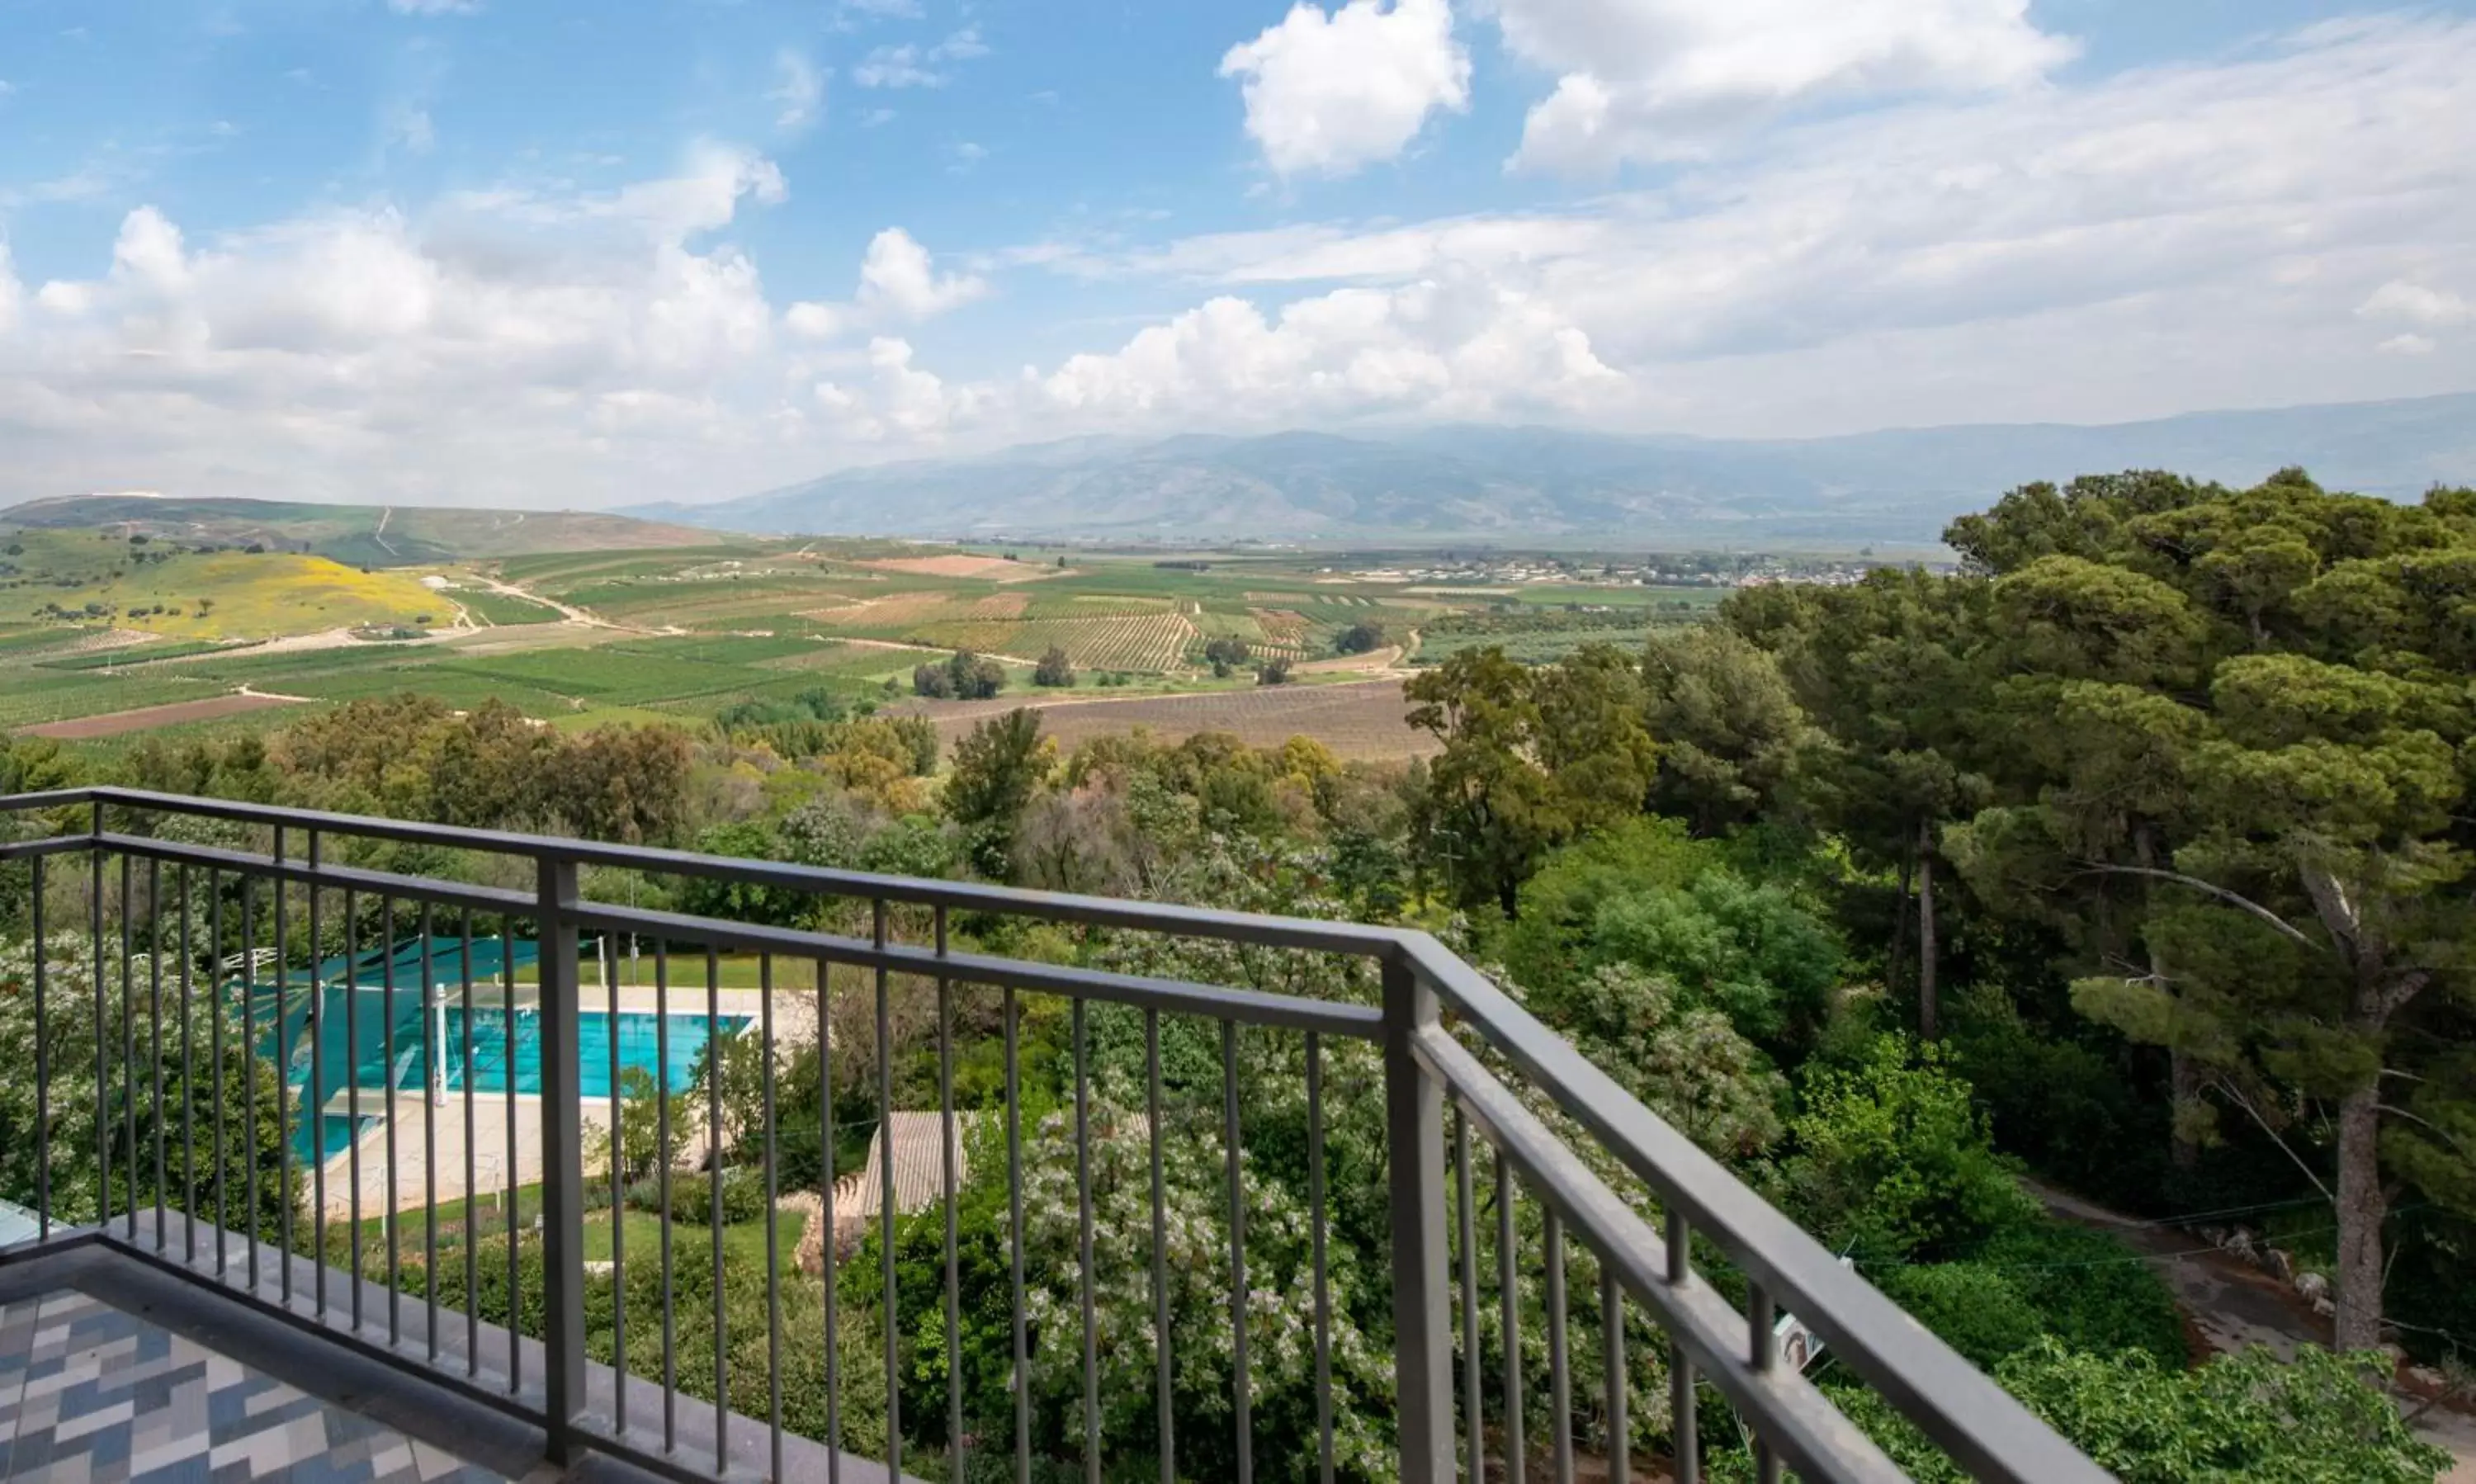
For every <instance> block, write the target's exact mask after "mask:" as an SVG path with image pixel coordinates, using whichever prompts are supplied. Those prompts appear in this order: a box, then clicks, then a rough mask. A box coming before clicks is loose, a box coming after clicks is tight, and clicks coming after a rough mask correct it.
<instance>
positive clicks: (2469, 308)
mask: <svg viewBox="0 0 2476 1484" xmlns="http://www.w3.org/2000/svg"><path fill="white" fill-rule="evenodd" d="M2356 312H2357V313H2359V314H2362V315H2364V316H2365V318H2367V319H2388V320H2403V321H2405V322H2406V323H2408V324H2411V325H2423V326H2426V327H2428V328H2439V327H2441V326H2445V325H2464V324H2466V323H2467V322H2468V321H2469V320H2476V304H2471V303H2469V302H2468V301H2467V299H2466V297H2465V296H2464V295H2461V294H2456V293H2452V292H2451V291H2450V290H2448V289H2446V288H2431V287H2428V286H2426V285H2425V284H2411V283H2409V282H2407V281H2406V280H2404V279H2392V280H2390V281H2389V283H2387V284H2383V285H2382V286H2381V287H2379V288H2376V289H2374V290H2373V292H2372V295H2371V297H2369V298H2367V299H2366V300H2365V302H2364V303H2363V304H2361V305H2359V306H2357V309H2356Z"/></svg>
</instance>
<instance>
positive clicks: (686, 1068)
mask: <svg viewBox="0 0 2476 1484" xmlns="http://www.w3.org/2000/svg"><path fill="white" fill-rule="evenodd" d="M660 1020H661V1017H660V1016H657V1015H654V1014H651V1013H649V1012H635V1011H624V1010H623V1011H621V1012H620V1014H619V1016H618V1018H617V1023H616V1025H615V1026H614V1025H613V1023H612V1018H611V1016H610V1015H609V1013H608V1012H607V1011H586V1012H584V1013H582V1014H580V1015H578V1016H577V1018H576V1041H577V1051H578V1060H579V1062H580V1063H581V1066H580V1068H579V1070H580V1072H581V1073H582V1076H580V1077H579V1078H578V1081H579V1084H580V1086H579V1090H580V1091H581V1092H582V1094H583V1095H584V1096H585V1097H587V1098H607V1097H609V1096H610V1041H611V1037H612V1036H613V1035H614V1034H615V1035H616V1036H617V1037H618V1041H619V1064H620V1066H621V1067H623V1068H636V1069H639V1070H642V1071H646V1072H655V1073H656V1074H657V1075H658V1076H660V1077H661V1079H662V1083H663V1085H664V1086H666V1087H668V1088H669V1089H670V1090H671V1091H673V1092H675V1093H676V1092H685V1091H686V1090H687V1088H688V1086H689V1084H690V1083H691V1082H693V1081H694V1080H695V1077H696V1067H697V1061H698V1059H699V1058H700V1057H702V1056H703V1055H704V1054H705V1048H706V1041H707V1040H708V1039H709V1035H710V1030H711V1029H712V1028H715V1027H718V1028H719V1029H720V1030H721V1032H722V1033H723V1034H724V1035H727V1036H729V1035H737V1034H738V1033H739V1031H740V1029H741V1028H742V1027H743V1026H746V1025H747V1024H748V1017H746V1016H744V1015H725V1016H722V1017H721V1018H720V1019H719V1020H718V1021H716V1022H714V1023H713V1026H708V1025H707V1023H706V1018H705V1017H704V1016H702V1015H676V1014H675V1015H673V1016H671V1017H670V1022H671V1024H670V1027H669V1028H670V1036H669V1042H670V1044H669V1045H668V1047H664V1046H663V1045H662V1044H661V1043H662V1040H663V1037H662V1034H661V1032H662V1026H660V1024H659V1022H660ZM415 1049H416V1052H417V1051H418V1039H417V1037H416V1042H415ZM402 1050H403V1048H402V1047H401V1045H399V1047H398V1051H402ZM442 1050H443V1051H444V1052H445V1055H446V1062H447V1088H448V1091H450V1092H460V1091H462V1090H463V1087H464V1011H463V1008H462V1007H461V1006H459V1005H450V1006H448V1007H447V1039H446V1043H445V1045H444V1046H443V1048H442ZM664 1051H668V1052H669V1056H668V1059H667V1060H665V1059H664V1058H663V1055H662V1053H663V1052H664ZM512 1060H513V1062H514V1067H515V1080H516V1086H515V1090H516V1091H517V1092H520V1093H538V1092H540V1091H541V1076H542V1073H541V1063H542V1049H541V1017H540V1016H539V1015H538V1014H536V1013H534V1012H533V1011H531V1010H518V1011H517V1012H516V1035H515V1051H514V1056H513V1058H512ZM509 1061H510V1057H509V1055H508V1016H507V1012H506V1011H504V1010H483V1009H477V1010H475V1011H474V1012H473V1090H474V1091H475V1092H477V1093H505V1092H506V1091H507V1090H508V1064H509ZM420 1083H421V1079H420V1076H418V1074H417V1073H416V1075H415V1076H413V1077H412V1079H411V1080H410V1081H409V1082H403V1081H399V1082H398V1083H397V1084H396V1085H398V1086H400V1087H402V1086H415V1087H417V1086H419V1085H420Z"/></svg>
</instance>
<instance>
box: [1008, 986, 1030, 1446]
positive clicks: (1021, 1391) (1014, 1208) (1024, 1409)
mask: <svg viewBox="0 0 2476 1484" xmlns="http://www.w3.org/2000/svg"><path fill="white" fill-rule="evenodd" d="M1015 1019H1016V1017H1015V992H1014V986H1013V985H1011V984H1009V985H1007V986H1006V990H1005V1101H1006V1248H1007V1251H1006V1266H1007V1269H1008V1274H1007V1275H1008V1277H1010V1278H1011V1279H1012V1280H1013V1284H1014V1289H1013V1294H1014V1476H1015V1484H1031V1335H1030V1331H1029V1327H1028V1325H1029V1320H1028V1316H1027V1314H1026V1312H1025V1308H1024V1279H1023V1262H1024V1253H1023V1074H1022V1066H1021V1047H1020V1045H1019V1042H1020V1039H1021V1031H1020V1030H1019V1029H1018V1027H1017V1026H1016V1024H1015Z"/></svg>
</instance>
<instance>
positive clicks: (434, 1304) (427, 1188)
mask: <svg viewBox="0 0 2476 1484" xmlns="http://www.w3.org/2000/svg"><path fill="white" fill-rule="evenodd" d="M437 926H438V920H437V914H436V913H435V912H434V911H433V908H432V906H431V903H427V902H424V903H422V904H421V1289H422V1294H423V1297H424V1300H425V1301H424V1306H423V1310H422V1325H421V1333H422V1335H423V1343H424V1344H425V1345H426V1346H427V1347H428V1350H429V1356H430V1363H431V1364H432V1365H433V1366H434V1365H436V1364H438V1100H439V1099H441V1098H443V1097H445V1096H447V1067H446V1063H445V1062H444V1061H443V1060H441V1058H442V1057H443V1056H445V1054H446V1049H445V1048H443V1047H441V1046H440V1045H439V1044H438V1035H437V1032H436V1030H435V1029H434V1028H433V1026H434V1025H435V1023H436V1022H437V1021H438V1020H439V1019H441V1018H442V1017H443V1016H444V1015H445V1014H446V1009H445V1005H444V1002H443V1001H441V999H440V997H439V993H438V991H439V988H440V985H439V983H438V955H437V954H436V953H435V952H432V950H431V935H432V933H433V930H434V929H435V928H437Z"/></svg>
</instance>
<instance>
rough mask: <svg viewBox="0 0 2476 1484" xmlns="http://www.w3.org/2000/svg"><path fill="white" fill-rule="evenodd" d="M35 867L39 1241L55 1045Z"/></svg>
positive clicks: (47, 1188) (47, 1223)
mask: <svg viewBox="0 0 2476 1484" xmlns="http://www.w3.org/2000/svg"><path fill="white" fill-rule="evenodd" d="M32 864H33V866H34V882H35V884H34V893H35V899H34V902H33V903H32V908H33V917H34V924H33V926H34V932H35V1236H36V1239H37V1241H42V1242H49V1241H50V1240H51V1239H52V1045H51V1036H50V1034H49V1026H48V1025H47V1024H46V1015H45V1012H46V1010H47V1009H48V1006H47V1004H46V1002H45V1000H46V995H45V991H46V988H47V984H46V981H47V980H48V979H49V978H50V977H51V965H50V964H48V963H46V962H45V961H44V960H45V959H46V958H48V957H49V956H50V955H49V953H48V952H47V951H46V948H45V944H44V941H43V857H42V856H40V855H37V856H36V857H35V858H34V861H33V862H32ZM223 1108H224V1101H223V1099H222V1098H220V1097H218V1098H217V1099H216V1100H215V1116H216V1117H218V1118H221V1117H222V1116H223Z"/></svg>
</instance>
